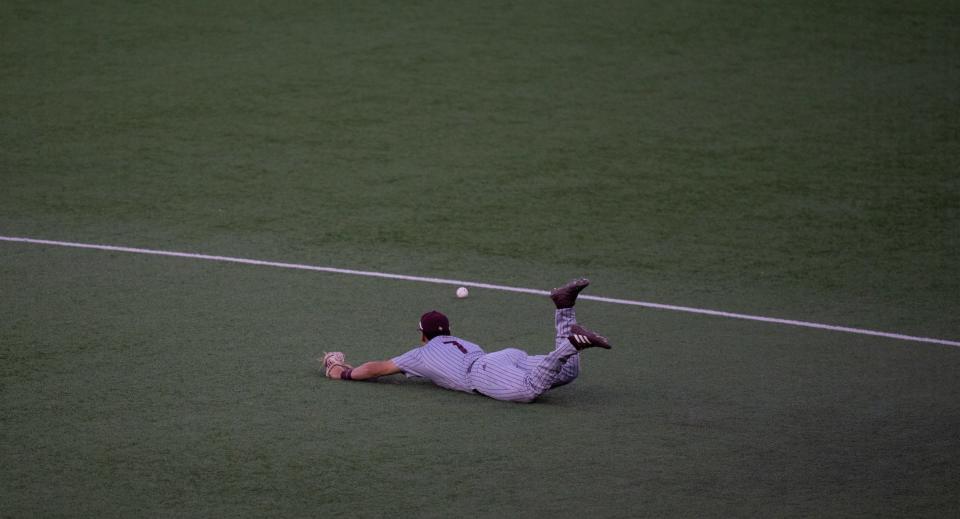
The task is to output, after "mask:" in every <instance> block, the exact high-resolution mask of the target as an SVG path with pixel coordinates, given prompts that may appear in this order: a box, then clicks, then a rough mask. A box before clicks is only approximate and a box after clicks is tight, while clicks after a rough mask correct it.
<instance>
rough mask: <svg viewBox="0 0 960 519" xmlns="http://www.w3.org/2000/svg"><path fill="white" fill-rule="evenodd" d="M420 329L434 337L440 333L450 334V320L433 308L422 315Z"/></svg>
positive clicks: (430, 337)
mask: <svg viewBox="0 0 960 519" xmlns="http://www.w3.org/2000/svg"><path fill="white" fill-rule="evenodd" d="M420 331H421V332H423V334H424V335H425V336H426V337H427V338H428V339H432V338H434V337H436V336H438V335H450V320H449V319H447V316H445V315H443V314H441V313H440V312H438V311H436V310H431V311H429V312H427V313H425V314H423V315H422V316H420Z"/></svg>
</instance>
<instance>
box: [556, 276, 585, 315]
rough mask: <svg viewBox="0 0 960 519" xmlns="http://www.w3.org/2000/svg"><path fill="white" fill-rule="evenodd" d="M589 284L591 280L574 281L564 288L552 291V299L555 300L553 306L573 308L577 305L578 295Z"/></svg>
mask: <svg viewBox="0 0 960 519" xmlns="http://www.w3.org/2000/svg"><path fill="white" fill-rule="evenodd" d="M589 284H590V280H589V279H586V278H580V279H574V280H573V281H571V282H569V283H567V284H566V285H563V286H562V287H559V288H554V289H553V290H551V291H550V299H553V304H555V305H557V308H572V307H573V305H575V304H577V295H578V294H579V293H580V291H581V290H583V289H584V288H587V285H589Z"/></svg>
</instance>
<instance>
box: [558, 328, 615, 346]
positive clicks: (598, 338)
mask: <svg viewBox="0 0 960 519" xmlns="http://www.w3.org/2000/svg"><path fill="white" fill-rule="evenodd" d="M567 339H568V340H569V341H570V344H573V347H574V348H576V349H577V351H579V350H582V349H584V348H592V347H594V346H596V347H598V348H604V349H607V350H609V349H610V342H608V341H607V338H606V337H604V336H603V335H599V334H597V333H594V332H591V331H590V330H588V329H586V328H584V327H583V326H580V325H579V324H575V325H573V326H571V327H570V336H569V337H567Z"/></svg>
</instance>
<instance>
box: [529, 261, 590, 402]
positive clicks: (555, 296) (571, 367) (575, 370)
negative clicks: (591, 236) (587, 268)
mask: <svg viewBox="0 0 960 519" xmlns="http://www.w3.org/2000/svg"><path fill="white" fill-rule="evenodd" d="M589 284H590V280H589V279H586V278H580V279H574V280H573V281H570V282H569V283H567V284H566V285H563V286H562V287H558V288H555V289H553V290H551V291H550V299H552V300H553V303H554V305H555V306H556V307H557V310H556V313H555V315H554V327H555V329H556V339H555V341H554V350H557V349H560V348H562V347H563V345H564V344H566V343H567V337H569V336H570V327H571V326H573V325H574V324H576V323H577V313H576V310H574V308H573V307H574V305H576V304H577V296H578V295H580V292H581V291H582V290H583V289H585V288H587V286H588V285H589ZM538 357H539V356H538ZM541 360H542V359H541V358H537V359H536V360H535V362H536V363H539V362H540V361H541ZM534 365H535V364H534ZM530 368H531V369H532V368H533V366H530ZM579 375H580V355H579V354H575V355H573V356H571V357H570V358H568V359H567V360H566V362H564V363H563V366H562V367H561V369H560V374H559V376H558V377H557V379H556V381H555V382H554V384H553V387H557V386H562V385H565V384H569V383H570V382H573V380H574V379H575V378H577V377H578V376H579Z"/></svg>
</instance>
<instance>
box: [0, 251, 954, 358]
mask: <svg viewBox="0 0 960 519" xmlns="http://www.w3.org/2000/svg"><path fill="white" fill-rule="evenodd" d="M0 241H6V242H15V243H30V244H35V245H48V246H55V247H71V248H77V249H94V250H103V251H111V252H126V253H132V254H146V255H152V256H169V257H177V258H187V259H197V260H205V261H219V262H225V263H241V264H244V265H257V266H265V267H275V268H285V269H296V270H309V271H314V272H327V273H332V274H347V275H352V276H365V277H376V278H385V279H397V280H402V281H414V282H420V283H435V284H440V285H453V286H465V287H473V288H484V289H488V290H499V291H504V292H516V293H523V294H535V295H548V294H549V291H547V290H538V289H533V288H522V287H511V286H507V285H495V284H490V283H480V282H476V281H464V280H458V279H444V278H433V277H424V276H410V275H406V274H391V273H388V272H375V271H369V270H354V269H343V268H336V267H322V266H317V265H304V264H297V263H285V262H278V261H266V260H257V259H248V258H236V257H231V256H217V255H210V254H197V253H190V252H177V251H164V250H156V249H143V248H137V247H124V246H117V245H101V244H94V243H76V242H65V241H55V240H43V239H37V238H24V237H16V236H0ZM580 298H581V299H586V300H591V301H598V302H602V303H610V304H619V305H629V306H640V307H645V308H653V309H657V310H669V311H674V312H686V313H692V314H700V315H710V316H714V317H725V318H731V319H742V320H748V321H758V322H764V323H771V324H781V325H786V326H799V327H804V328H814V329H819V330H829V331H835V332H842V333H852V334H858V335H871V336H875V337H883V338H887V339H896V340H903V341H911V342H920V343H929V344H940V345H944V346H953V347H960V341H952V340H947V339H938V338H933V337H919V336H913V335H905V334H900V333H890V332H882V331H877V330H868V329H864V328H853V327H849V326H837V325H830V324H823V323H814V322H808V321H799V320H794V319H781V318H776V317H765V316H760V315H749V314H738V313H734V312H725V311H722V310H709V309H705V308H695V307H689V306H677V305H667V304H661V303H651V302H647V301H635V300H630V299H616V298H609V297H601V296H590V295H582V296H580Z"/></svg>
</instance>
